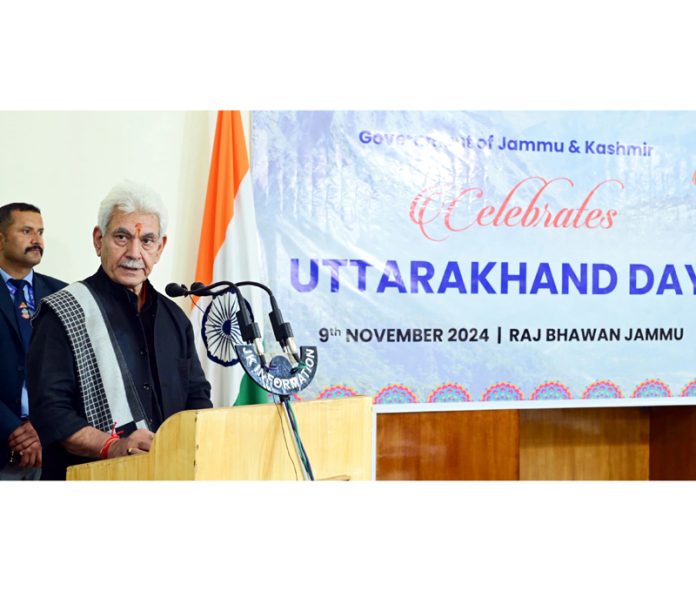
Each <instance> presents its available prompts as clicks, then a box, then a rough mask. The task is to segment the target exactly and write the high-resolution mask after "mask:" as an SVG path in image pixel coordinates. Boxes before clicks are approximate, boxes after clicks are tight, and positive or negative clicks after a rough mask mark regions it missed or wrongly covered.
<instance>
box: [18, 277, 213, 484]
mask: <svg viewBox="0 0 696 591" xmlns="http://www.w3.org/2000/svg"><path fill="white" fill-rule="evenodd" d="M84 282H85V283H86V284H87V285H88V286H89V287H90V288H91V289H92V291H93V293H94V294H95V295H96V296H97V298H98V299H99V302H100V304H101V305H102V309H103V310H104V312H105V314H106V316H107V318H108V320H109V323H110V325H111V328H112V329H113V333H114V336H115V338H116V340H117V342H118V344H119V346H120V348H121V351H122V352H123V354H124V358H125V362H126V365H127V367H128V369H129V371H130V373H131V376H132V377H133V382H134V383H135V386H136V389H137V391H138V394H139V397H140V400H141V402H142V404H143V407H144V409H145V412H146V414H147V416H148V419H149V422H150V425H151V429H152V430H153V431H155V430H156V429H157V428H158V427H159V425H160V424H161V422H162V421H164V420H165V419H166V418H167V417H169V416H171V415H173V414H174V413H176V412H179V411H182V410H189V409H199V408H210V407H212V403H211V401H210V384H209V383H208V381H207V380H206V379H205V375H204V374H203V370H202V368H201V364H200V361H199V359H198V355H197V353H196V350H195V347H194V342H193V328H192V326H191V322H190V321H189V319H188V318H187V316H186V315H185V314H184V313H183V312H182V311H181V309H180V308H179V307H178V306H177V305H176V304H175V303H173V302H172V301H171V300H170V299H169V298H167V297H164V296H162V295H161V294H159V293H157V292H156V291H155V289H154V288H153V287H152V285H151V284H150V283H149V282H147V283H146V286H145V289H146V290H147V302H146V304H145V306H144V307H143V309H142V310H141V312H140V313H139V312H138V311H137V307H136V298H135V295H134V294H133V293H132V292H131V291H129V290H128V289H126V288H125V287H123V286H121V285H118V284H116V283H114V282H113V281H111V279H109V277H108V276H107V275H106V273H105V272H104V271H103V270H102V269H101V267H100V268H99V270H98V271H97V273H96V274H94V275H92V276H91V277H89V278H87V279H85V281H84ZM153 353H154V354H153ZM27 363H28V370H29V388H28V389H29V404H30V407H31V409H32V410H31V419H32V424H33V425H34V427H35V429H36V430H37V432H38V434H39V437H40V438H41V444H42V446H43V448H44V449H43V469H42V479H45V480H54V479H64V478H65V470H66V468H67V466H70V465H73V464H81V463H84V462H90V461H94V460H96V459H98V458H83V457H79V456H74V455H71V454H68V452H67V451H65V449H64V448H63V446H62V445H61V441H63V440H64V439H66V438H67V437H69V436H70V435H72V434H73V433H75V432H77V431H79V430H80V429H82V428H83V427H86V426H88V423H87V420H86V418H85V412H84V408H83V405H82V397H81V395H80V392H79V390H78V384H77V374H76V371H75V360H74V357H73V353H72V351H71V348H70V342H69V340H68V337H67V335H66V333H65V330H64V329H63V326H62V324H61V322H60V320H59V319H58V317H57V316H56V314H55V313H54V312H53V310H51V309H50V308H49V307H48V306H45V305H44V306H41V308H40V309H39V312H38V314H37V317H36V319H35V321H34V332H33V334H32V340H31V344H30V346H29V353H28V355H27ZM119 428H125V429H126V430H125V432H124V434H123V435H125V436H127V435H128V434H129V433H130V432H132V431H133V430H134V429H135V426H134V425H132V424H131V425H117V427H116V429H117V431H118V430H119Z"/></svg>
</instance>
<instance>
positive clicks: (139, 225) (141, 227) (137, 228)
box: [135, 222, 143, 238]
mask: <svg viewBox="0 0 696 591" xmlns="http://www.w3.org/2000/svg"><path fill="white" fill-rule="evenodd" d="M142 229H143V225H142V224H141V223H140V222H137V223H136V224H135V235H136V236H137V237H138V238H140V232H141V230H142Z"/></svg>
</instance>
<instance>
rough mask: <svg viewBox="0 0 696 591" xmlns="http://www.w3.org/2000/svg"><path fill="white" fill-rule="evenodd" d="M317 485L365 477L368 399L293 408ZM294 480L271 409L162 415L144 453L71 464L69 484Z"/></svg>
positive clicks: (288, 446) (286, 442) (287, 437)
mask: <svg viewBox="0 0 696 591" xmlns="http://www.w3.org/2000/svg"><path fill="white" fill-rule="evenodd" d="M292 407H293V409H294V412H295V417H296V419H297V424H298V427H299V431H300V436H301V437H302V441H303V443H304V446H305V449H306V451H307V455H308V457H309V459H310V462H311V464H312V469H313V472H314V477H315V479H317V480H322V479H339V480H348V479H350V480H369V479H370V478H371V476H372V473H371V469H372V399H371V398H369V397H365V396H356V397H354V398H343V399H335V400H317V401H312V402H296V403H293V405H292ZM301 478H302V469H301V464H300V462H299V459H298V455H297V451H296V449H295V446H294V440H293V438H292V436H291V432H290V428H289V426H288V423H287V418H286V416H285V413H284V411H282V410H281V409H279V407H277V406H276V405H275V404H259V405H254V406H242V407H235V408H220V409H209V410H199V411H185V412H181V413H177V414H175V415H173V416H171V417H169V418H168V419H167V420H166V421H165V422H164V423H163V424H162V426H161V427H160V428H159V430H158V431H157V433H156V434H155V439H154V441H153V443H152V448H151V449H150V452H149V453H148V454H143V455H138V456H130V457H123V458H114V459H111V460H103V461H97V462H91V463H88V464H81V465H79V466H72V467H70V468H68V479H69V480H152V479H154V480H295V479H301Z"/></svg>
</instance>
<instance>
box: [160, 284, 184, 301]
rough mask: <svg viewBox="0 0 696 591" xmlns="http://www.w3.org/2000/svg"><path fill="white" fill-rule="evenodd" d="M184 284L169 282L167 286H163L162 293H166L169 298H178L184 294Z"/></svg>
mask: <svg viewBox="0 0 696 591" xmlns="http://www.w3.org/2000/svg"><path fill="white" fill-rule="evenodd" d="M187 291H188V290H187V289H186V286H185V285H179V284H178V283H169V284H167V287H165V288H164V293H166V294H167V295H168V296H169V297H170V298H178V297H180V296H182V295H186V292H187Z"/></svg>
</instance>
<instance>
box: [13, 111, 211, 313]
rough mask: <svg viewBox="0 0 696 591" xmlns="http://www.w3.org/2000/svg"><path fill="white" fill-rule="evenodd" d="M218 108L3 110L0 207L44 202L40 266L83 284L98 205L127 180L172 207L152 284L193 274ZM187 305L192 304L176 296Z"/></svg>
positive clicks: (90, 265) (93, 265)
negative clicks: (148, 188)
mask: <svg viewBox="0 0 696 591" xmlns="http://www.w3.org/2000/svg"><path fill="white" fill-rule="evenodd" d="M214 126H215V113H211V112H207V111H198V112H174V111H167V112H154V111H153V112H134V111H130V112H99V111H91V112H69V111H65V112H8V111H4V112H3V111H0V204H5V203H9V202H12V201H25V202H28V203H32V204H34V205H36V206H38V207H39V208H40V209H41V212H42V214H43V220H44V225H45V228H46V231H45V238H46V251H45V253H44V258H43V261H42V263H41V264H40V265H39V266H37V267H36V270H37V271H39V272H41V273H45V274H47V275H52V276H54V277H58V278H60V279H63V280H64V281H68V282H71V281H76V280H78V279H83V278H84V277H87V276H88V275H91V274H92V273H94V272H95V271H96V270H97V267H98V265H99V261H98V259H97V256H96V254H95V253H94V249H93V247H92V242H91V241H92V238H91V236H92V229H93V228H94V226H95V225H96V220H97V209H98V206H99V202H100V201H101V200H102V199H103V197H104V196H105V195H106V194H107V193H108V192H109V190H110V189H111V187H112V186H113V185H115V184H116V183H117V182H119V181H121V180H123V179H125V178H129V179H132V180H134V181H139V182H143V183H145V184H147V185H149V186H151V187H152V188H153V189H154V190H155V191H157V192H158V193H159V194H160V196H161V197H162V199H163V200H164V202H165V204H166V205H167V207H168V209H169V216H170V222H169V229H168V232H167V233H168V235H169V241H168V243H167V247H166V249H165V251H164V254H163V256H162V259H161V260H160V262H159V264H158V265H157V266H156V267H155V269H154V271H153V272H152V275H151V276H150V279H151V281H152V282H153V283H154V285H155V287H157V288H158V289H160V290H163V289H164V286H165V285H166V284H167V283H169V282H170V281H176V282H177V283H186V284H189V283H191V282H192V281H193V275H194V271H195V266H196V257H197V255H198V241H199V237H200V229H201V220H202V216H203V206H204V203H205V193H206V188H207V183H208V170H209V166H210V154H211V150H212V140H213V133H214ZM179 301H180V303H181V304H184V308H185V309H188V304H185V303H184V302H183V301H181V300H179Z"/></svg>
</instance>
